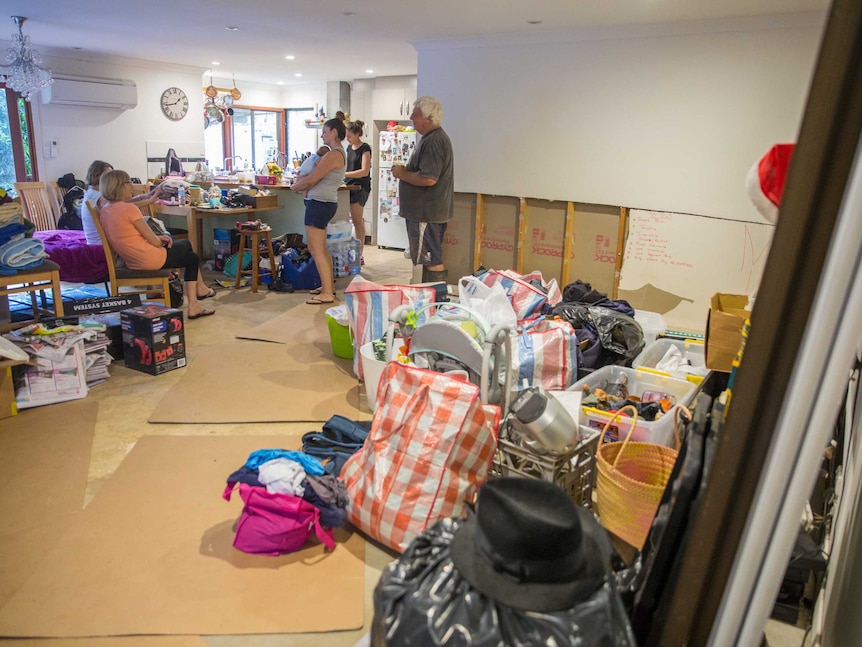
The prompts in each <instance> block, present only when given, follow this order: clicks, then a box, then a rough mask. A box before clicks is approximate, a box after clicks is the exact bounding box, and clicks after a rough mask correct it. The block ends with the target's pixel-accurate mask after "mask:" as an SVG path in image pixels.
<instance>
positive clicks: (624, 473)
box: [596, 405, 679, 550]
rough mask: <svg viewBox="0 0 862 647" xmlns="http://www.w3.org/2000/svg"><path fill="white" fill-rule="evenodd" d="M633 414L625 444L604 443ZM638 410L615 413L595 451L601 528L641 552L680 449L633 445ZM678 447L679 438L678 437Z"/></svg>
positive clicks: (643, 444) (647, 444)
mask: <svg viewBox="0 0 862 647" xmlns="http://www.w3.org/2000/svg"><path fill="white" fill-rule="evenodd" d="M626 410H628V411H629V412H630V413H631V416H632V418H631V421H632V422H631V428H630V429H629V431H628V433H627V434H626V438H625V440H624V441H623V442H610V443H606V442H605V431H607V428H608V426H609V425H610V424H611V423H613V421H614V420H616V419H617V418H618V417H619V416H620V414H622V413H623V412H625V411H626ZM637 417H638V413H637V409H635V408H634V407H633V406H631V405H628V406H625V407H623V408H622V409H620V410H619V411H617V412H616V414H615V415H614V417H613V418H611V419H610V420H608V421H607V423H606V424H605V428H604V429H603V430H602V438H601V441H600V443H601V444H600V445H599V448H598V450H597V452H596V464H597V466H598V476H597V479H596V506H597V508H598V513H599V518H600V520H601V522H602V525H603V526H604V527H605V528H607V529H608V530H609V531H610V532H612V533H614V534H615V535H616V536H617V537H619V538H620V539H622V540H623V541H625V542H627V543H629V544H631V545H632V546H634V547H635V548H637V549H638V550H641V549H642V548H643V545H644V542H645V541H646V538H647V534H649V529H650V526H651V525H652V522H653V518H654V517H655V513H656V510H657V509H658V505H659V503H660V502H661V497H662V495H663V494H664V489H665V486H667V482H668V480H669V479H670V474H671V472H672V471H673V466H674V463H675V462H676V457H677V455H678V453H679V451H678V449H672V448H670V447H665V446H664V445H656V444H653V443H644V442H631V441H630V438H631V435H632V431H634V428H635V425H636V424H637ZM674 433H675V434H676V433H677V432H676V425H674ZM676 442H677V448H679V435H677V436H676Z"/></svg>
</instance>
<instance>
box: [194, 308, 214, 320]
mask: <svg viewBox="0 0 862 647" xmlns="http://www.w3.org/2000/svg"><path fill="white" fill-rule="evenodd" d="M214 314H215V310H213V309H212V308H204V309H203V310H201V311H200V312H199V313H197V314H196V315H189V319H200V318H201V317H211V316H212V315H214Z"/></svg>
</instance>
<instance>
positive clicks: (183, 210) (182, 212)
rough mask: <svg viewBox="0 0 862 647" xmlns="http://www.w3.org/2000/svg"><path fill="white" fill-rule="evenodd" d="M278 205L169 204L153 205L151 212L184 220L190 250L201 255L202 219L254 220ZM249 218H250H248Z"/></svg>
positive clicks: (202, 246)
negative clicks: (235, 217)
mask: <svg viewBox="0 0 862 647" xmlns="http://www.w3.org/2000/svg"><path fill="white" fill-rule="evenodd" d="M280 208H281V207H279V206H278V205H275V206H271V207H239V208H236V209H229V208H227V207H219V208H216V209H213V208H205V207H180V206H177V205H169V204H155V205H153V210H154V211H155V213H156V214H162V215H166V216H177V217H180V218H185V219H186V229H188V230H189V241H191V244H192V249H194V251H195V252H197V253H198V254H202V253H203V248H204V245H203V242H204V241H203V227H201V221H202V220H203V219H204V218H216V217H218V216H239V217H241V218H242V219H243V220H254V219H255V218H256V216H253V214H256V213H260V212H262V211H273V210H275V209H280ZM250 216H251V217H250Z"/></svg>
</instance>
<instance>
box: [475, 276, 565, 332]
mask: <svg viewBox="0 0 862 647" xmlns="http://www.w3.org/2000/svg"><path fill="white" fill-rule="evenodd" d="M479 279H480V280H481V281H482V283H484V284H485V285H489V286H493V285H495V284H497V283H499V284H500V285H502V286H503V289H504V290H505V291H506V295H507V296H508V297H509V300H510V301H511V302H512V309H513V310H514V311H515V314H516V315H517V316H518V319H519V320H520V319H529V318H530V317H534V316H536V315H537V314H539V311H540V310H541V309H542V306H544V305H545V304H546V303H549V304H550V305H552V306H554V305H557V304H558V303H559V302H560V301H562V300H563V294H562V292H560V286H559V285H557V279H551V280H550V281H549V282H547V283H546V282H545V279H544V278H543V277H542V273H541V272H539V271H533V272H530V273H529V274H518V273H517V272H516V271H515V270H488V271H487V272H484V273H483V274H480V275H479ZM530 281H537V282H538V283H539V285H541V286H542V287H541V288H540V287H538V286H536V285H533V284H532V283H530Z"/></svg>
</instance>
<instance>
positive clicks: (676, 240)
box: [618, 209, 774, 332]
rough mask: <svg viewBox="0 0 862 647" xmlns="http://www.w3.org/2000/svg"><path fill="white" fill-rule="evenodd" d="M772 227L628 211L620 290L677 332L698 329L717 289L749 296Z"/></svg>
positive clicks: (759, 270) (753, 289) (633, 210)
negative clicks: (656, 314)
mask: <svg viewBox="0 0 862 647" xmlns="http://www.w3.org/2000/svg"><path fill="white" fill-rule="evenodd" d="M773 230H774V227H773V226H772V225H769V224H766V223H764V224H758V223H751V222H744V221H737V220H726V219H721V218H710V217H707V216H696V215H691V214H681V213H668V212H661V211H645V210H640V209H632V210H630V211H629V217H628V233H627V236H626V241H625V246H624V248H623V249H624V252H623V262H622V268H621V271H620V281H619V288H618V293H619V296H620V298H623V299H627V300H629V301H631V302H632V305H633V306H634V307H635V308H636V309H641V310H649V311H653V312H658V313H660V314H662V315H663V316H664V318H665V321H666V323H667V324H668V325H669V326H671V327H673V328H675V329H679V330H689V331H692V332H697V331H702V330H703V328H704V324H705V322H706V316H707V313H708V311H709V300H710V297H711V296H712V295H713V294H714V293H715V292H727V293H731V294H752V293H754V292H756V291H757V288H758V286H759V284H760V277H761V274H762V273H763V267H764V265H765V262H766V256H767V254H768V252H769V246H770V244H771V242H772V232H773Z"/></svg>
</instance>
